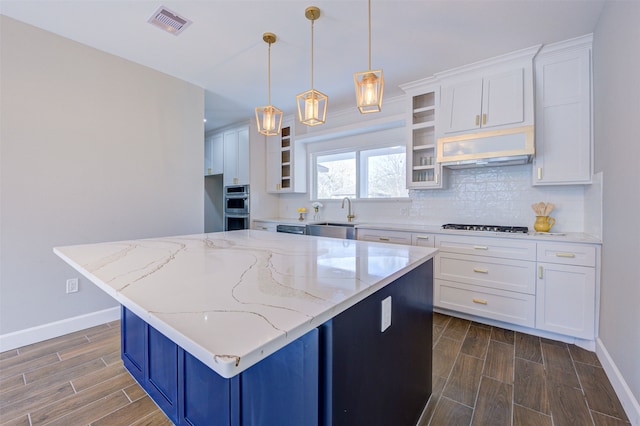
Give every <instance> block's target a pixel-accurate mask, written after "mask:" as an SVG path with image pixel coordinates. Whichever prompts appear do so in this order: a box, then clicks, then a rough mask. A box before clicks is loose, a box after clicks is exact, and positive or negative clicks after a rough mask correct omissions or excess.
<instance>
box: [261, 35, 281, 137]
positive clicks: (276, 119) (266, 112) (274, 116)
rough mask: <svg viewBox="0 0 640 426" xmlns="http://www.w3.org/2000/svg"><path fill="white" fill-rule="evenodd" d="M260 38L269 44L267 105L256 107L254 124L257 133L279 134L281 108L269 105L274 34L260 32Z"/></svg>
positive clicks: (266, 134)
mask: <svg viewBox="0 0 640 426" xmlns="http://www.w3.org/2000/svg"><path fill="white" fill-rule="evenodd" d="M262 40H264V42H265V43H268V44H269V61H268V66H267V70H268V74H267V75H268V77H267V81H268V86H267V87H268V91H269V105H266V106H261V107H257V108H256V124H257V126H258V133H260V134H263V135H265V136H275V135H278V134H280V129H281V128H282V110H280V109H279V108H276V107H274V106H273V105H271V45H272V44H273V43H275V42H276V35H275V34H273V33H264V34H262Z"/></svg>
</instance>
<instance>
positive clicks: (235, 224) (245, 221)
mask: <svg viewBox="0 0 640 426" xmlns="http://www.w3.org/2000/svg"><path fill="white" fill-rule="evenodd" d="M249 227H250V221H249V185H233V186H225V187H224V230H225V231H236V230H238V229H249Z"/></svg>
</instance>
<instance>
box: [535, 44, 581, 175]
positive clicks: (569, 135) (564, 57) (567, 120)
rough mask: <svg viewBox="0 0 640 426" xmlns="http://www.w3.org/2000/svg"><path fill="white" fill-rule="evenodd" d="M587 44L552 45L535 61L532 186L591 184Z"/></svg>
mask: <svg viewBox="0 0 640 426" xmlns="http://www.w3.org/2000/svg"><path fill="white" fill-rule="evenodd" d="M591 43H592V36H591V35H589V36H585V37H580V38H578V39H573V40H569V41H567V42H562V43H556V44H553V45H549V46H545V47H544V48H543V49H542V51H541V52H540V54H539V55H538V56H537V57H536V60H535V73H536V157H535V160H534V164H533V184H534V185H567V184H590V183H591V182H592V180H591V179H592V175H593V133H592V121H591V117H592V110H591Z"/></svg>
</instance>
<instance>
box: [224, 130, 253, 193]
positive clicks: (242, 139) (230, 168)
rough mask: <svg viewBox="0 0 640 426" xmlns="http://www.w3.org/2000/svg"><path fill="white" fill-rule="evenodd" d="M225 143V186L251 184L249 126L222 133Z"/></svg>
mask: <svg viewBox="0 0 640 426" xmlns="http://www.w3.org/2000/svg"><path fill="white" fill-rule="evenodd" d="M222 139H223V145H224V155H223V157H224V162H223V169H224V170H223V177H222V182H223V184H224V186H228V185H248V184H249V127H248V126H242V127H238V128H236V129H231V130H227V131H225V132H224V133H223V134H222Z"/></svg>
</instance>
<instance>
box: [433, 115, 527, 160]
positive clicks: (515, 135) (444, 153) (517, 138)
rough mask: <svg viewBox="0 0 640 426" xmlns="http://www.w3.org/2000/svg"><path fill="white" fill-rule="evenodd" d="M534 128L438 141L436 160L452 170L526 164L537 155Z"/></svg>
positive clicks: (521, 128) (473, 134)
mask: <svg viewBox="0 0 640 426" xmlns="http://www.w3.org/2000/svg"><path fill="white" fill-rule="evenodd" d="M534 143H535V141H534V132H533V126H522V127H515V128H511V129H502V130H493V131H485V132H478V133H471V134H465V135H458V136H448V137H443V138H439V139H438V157H437V160H438V162H439V163H441V164H442V166H443V167H449V168H452V169H461V168H470V167H487V166H508V165H514V164H526V163H528V162H529V161H531V158H532V156H533V154H534V153H535V145H534Z"/></svg>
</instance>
